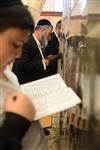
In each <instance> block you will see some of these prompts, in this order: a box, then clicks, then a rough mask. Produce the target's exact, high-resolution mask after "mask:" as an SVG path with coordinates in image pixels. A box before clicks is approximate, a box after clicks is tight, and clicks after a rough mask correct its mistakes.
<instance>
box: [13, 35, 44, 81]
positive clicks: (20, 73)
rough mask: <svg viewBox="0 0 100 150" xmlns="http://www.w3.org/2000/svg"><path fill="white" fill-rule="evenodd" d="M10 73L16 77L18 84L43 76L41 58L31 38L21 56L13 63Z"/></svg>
mask: <svg viewBox="0 0 100 150" xmlns="http://www.w3.org/2000/svg"><path fill="white" fill-rule="evenodd" d="M12 71H13V72H14V73H15V74H16V75H17V77H18V80H19V83H20V84H23V83H27V82H31V81H34V80H37V79H40V78H43V77H44V76H45V73H46V71H45V70H44V66H43V63H42V56H41V54H40V51H39V48H38V46H37V43H36V41H35V39H34V37H33V36H31V37H30V39H29V40H28V42H27V43H26V44H25V45H24V47H23V51H22V56H21V57H20V58H19V59H17V60H16V61H15V63H14V65H13V68H12Z"/></svg>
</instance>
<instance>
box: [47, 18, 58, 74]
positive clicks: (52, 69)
mask: <svg viewBox="0 0 100 150" xmlns="http://www.w3.org/2000/svg"><path fill="white" fill-rule="evenodd" d="M60 34H61V21H59V22H57V24H56V27H55V31H54V32H52V34H51V39H50V40H49V42H48V45H47V46H46V47H45V49H44V53H45V57H47V56H49V55H57V54H58V53H59V38H60ZM57 66H58V61H57V60H56V61H54V62H52V63H51V64H50V65H49V66H48V68H47V76H49V75H53V74H56V73H57Z"/></svg>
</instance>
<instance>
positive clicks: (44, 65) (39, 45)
mask: <svg viewBox="0 0 100 150" xmlns="http://www.w3.org/2000/svg"><path fill="white" fill-rule="evenodd" d="M33 37H34V39H35V41H36V44H37V46H38V48H39V51H40V54H41V57H42V63H43V67H44V70H46V64H45V62H44V59H45V58H44V56H43V53H42V50H41V44H40V42H39V40H38V39H37V38H36V36H35V35H34V34H33Z"/></svg>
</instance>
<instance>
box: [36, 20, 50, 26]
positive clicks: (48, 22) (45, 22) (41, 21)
mask: <svg viewBox="0 0 100 150" xmlns="http://www.w3.org/2000/svg"><path fill="white" fill-rule="evenodd" d="M45 25H47V26H51V23H50V21H49V20H47V19H41V20H39V22H38V23H37V26H45Z"/></svg>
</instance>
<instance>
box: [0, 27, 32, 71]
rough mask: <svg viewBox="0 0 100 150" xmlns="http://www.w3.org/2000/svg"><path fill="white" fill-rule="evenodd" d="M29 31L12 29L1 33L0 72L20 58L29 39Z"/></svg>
mask: <svg viewBox="0 0 100 150" xmlns="http://www.w3.org/2000/svg"><path fill="white" fill-rule="evenodd" d="M29 34H30V31H29V30H22V29H20V28H10V29H8V30H6V31H4V32H1V33H0V72H2V71H3V70H4V69H5V68H6V66H7V65H9V64H10V63H11V62H13V61H14V60H15V59H16V58H18V57H20V55H21V52H22V47H23V44H24V43H25V42H26V41H27V39H28V37H29Z"/></svg>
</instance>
